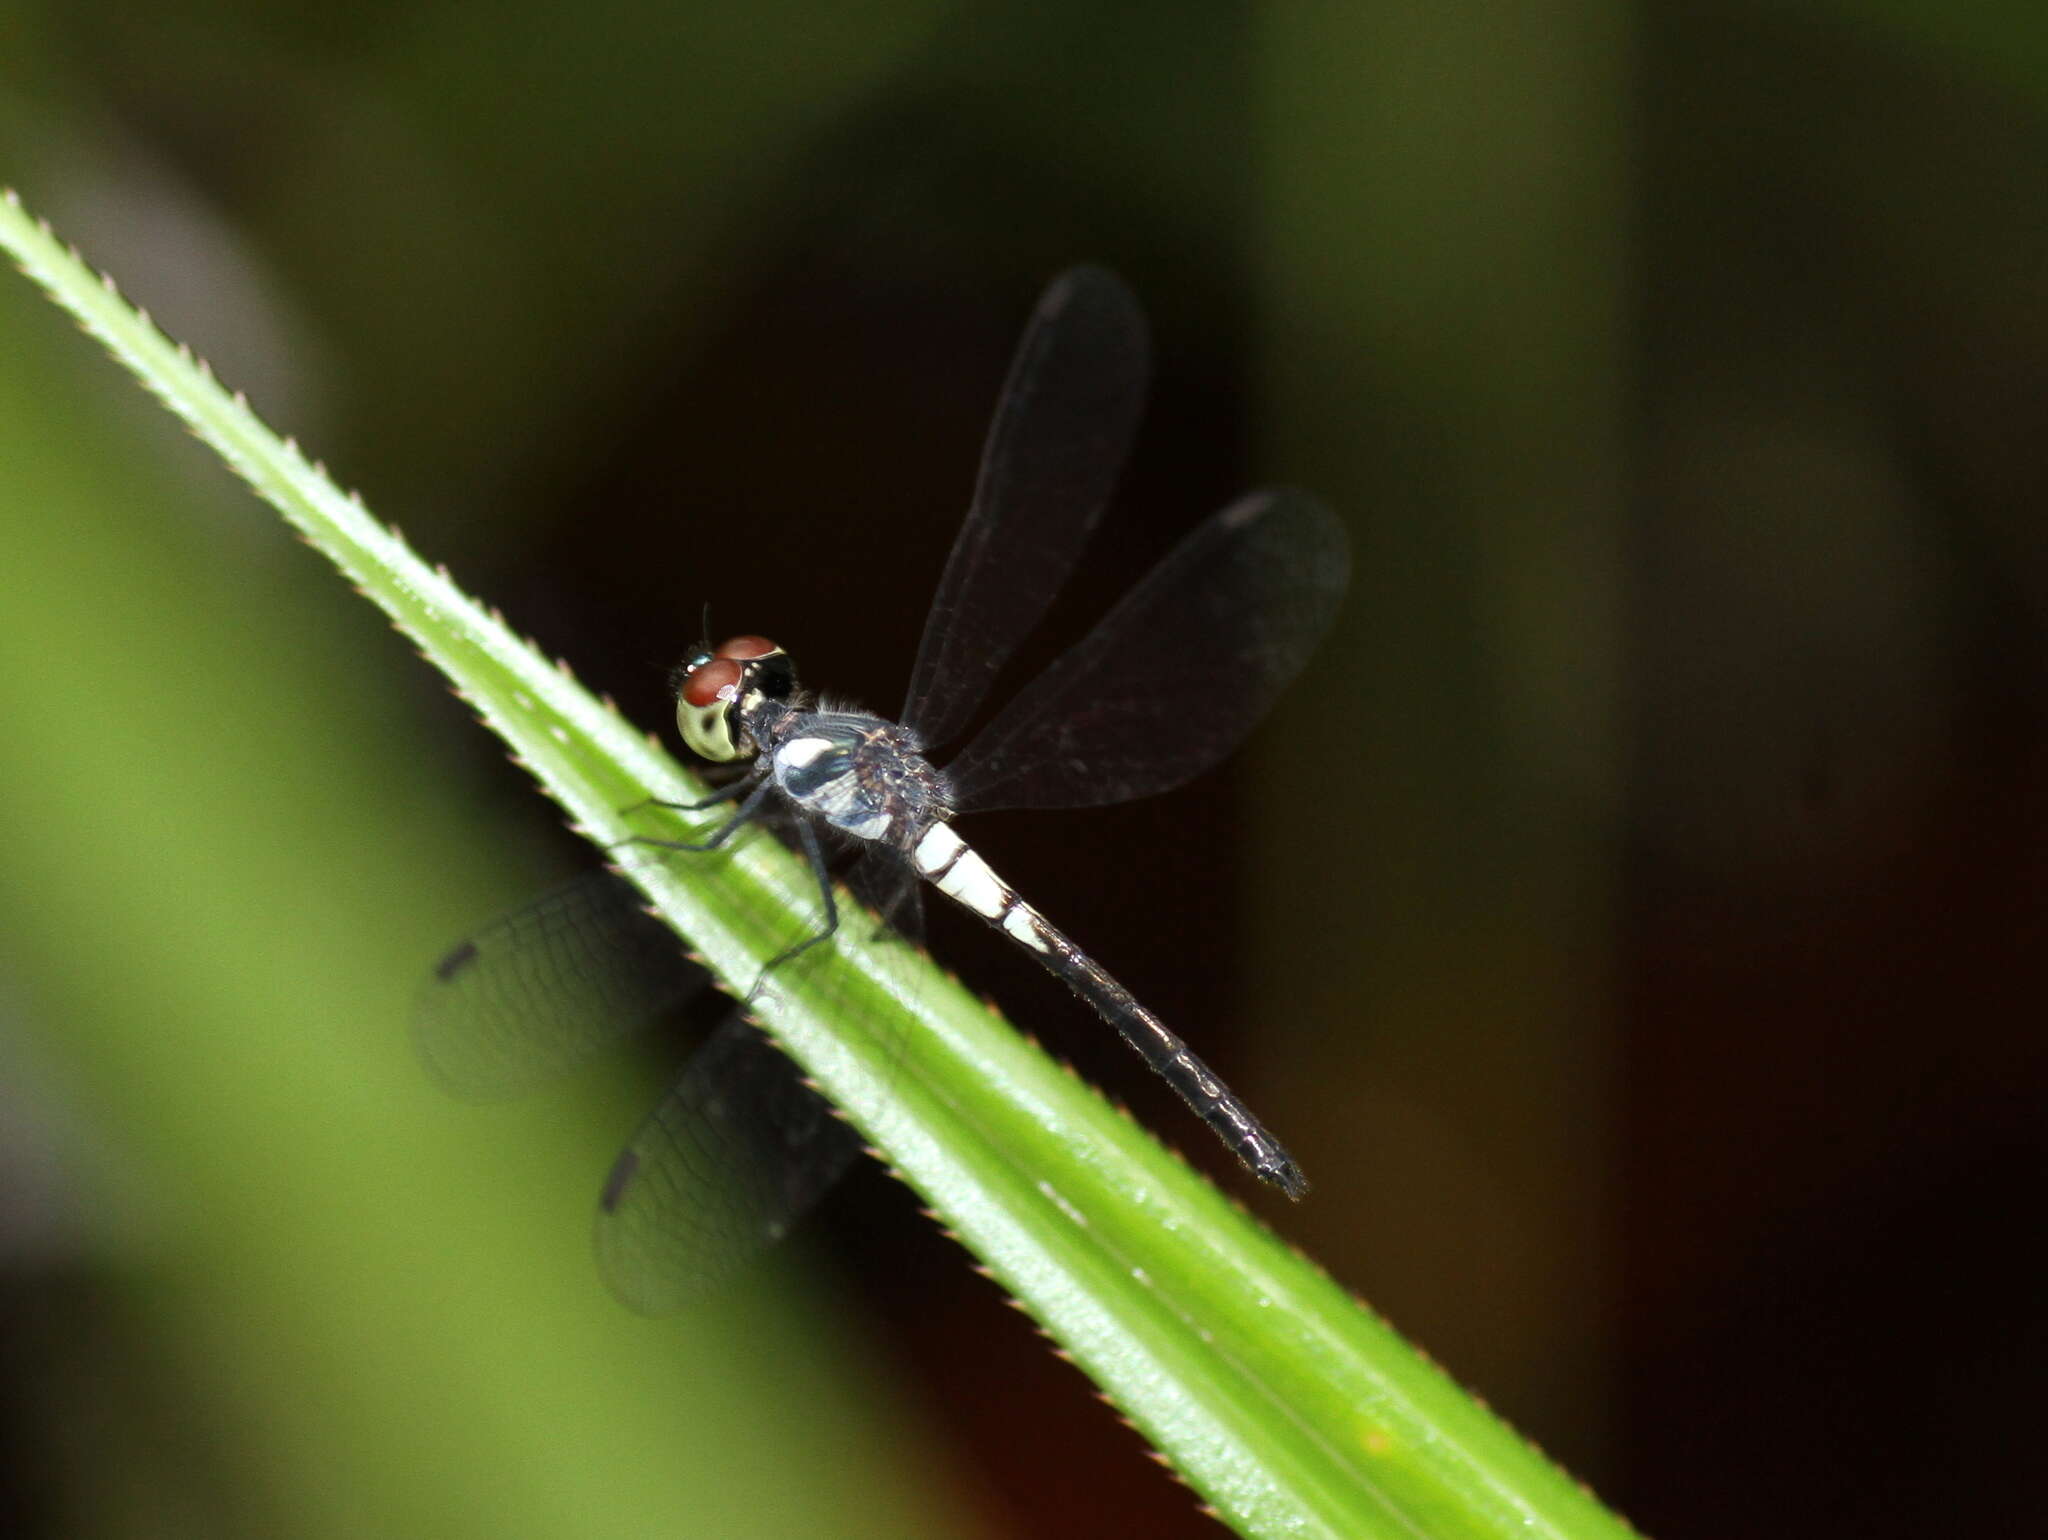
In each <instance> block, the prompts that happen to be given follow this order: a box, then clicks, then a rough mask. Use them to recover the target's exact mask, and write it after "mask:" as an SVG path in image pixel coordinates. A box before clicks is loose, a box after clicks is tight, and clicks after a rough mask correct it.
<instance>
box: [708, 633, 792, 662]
mask: <svg viewBox="0 0 2048 1540" xmlns="http://www.w3.org/2000/svg"><path fill="white" fill-rule="evenodd" d="M780 651H782V649H781V648H780V647H778V646H776V645H775V644H774V643H773V642H771V641H769V640H768V638H767V637H765V636H736V637H734V638H733V639H732V640H731V641H729V642H720V643H719V644H718V647H717V648H716V650H714V651H713V652H712V654H711V656H712V657H714V658H737V659H739V660H740V662H742V663H746V662H750V661H751V660H753V659H755V658H765V657H767V656H768V654H769V653H771V652H780Z"/></svg>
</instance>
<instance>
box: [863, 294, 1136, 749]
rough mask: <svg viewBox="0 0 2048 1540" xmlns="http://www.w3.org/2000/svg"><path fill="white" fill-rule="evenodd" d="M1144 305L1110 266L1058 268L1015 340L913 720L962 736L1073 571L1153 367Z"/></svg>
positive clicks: (933, 624) (932, 622) (915, 678)
mask: <svg viewBox="0 0 2048 1540" xmlns="http://www.w3.org/2000/svg"><path fill="white" fill-rule="evenodd" d="M1149 360H1150V346H1149V343H1148V341H1147V335H1146V329H1145V316H1144V312H1143V311H1141V310H1140V309H1139V308H1138V302H1137V300H1136V298H1134V297H1133V296H1132V294H1131V291H1130V290H1129V289H1127V288H1126V287H1124V284H1123V280H1121V279H1120V278H1118V277H1117V276H1116V275H1115V274H1113V273H1111V272H1108V271H1107V270H1106V269H1103V268H1099V267H1077V268H1073V269H1071V270H1069V271H1068V272H1066V273H1063V274H1061V275H1060V277H1058V278H1057V279H1055V280H1054V281H1053V283H1052V286H1051V287H1050V288H1048V289H1047V290H1046V291H1045V295H1044V297H1043V298H1042V299H1040V300H1039V302H1038V309H1037V311H1036V312H1035V313H1034V314H1033V315H1032V318H1031V323H1030V325H1029V327H1028V328H1027V329H1026V330H1025V333H1024V340H1023V342H1022V343H1021V344H1019V345H1018V349H1017V356H1016V358H1015V360H1014V361H1013V362H1012V363H1011V365H1010V374H1009V378H1008V380H1007V381H1005V382H1004V385H1003V394H1002V399H1001V400H1000V401H999V402H998V403H997V406H996V416H995V422H994V423H993V424H992V425H991V426H990V428H989V435H988V442H987V444H986V446H985V447H984V448H983V450H982V456H981V474H980V477H979V479H978V481H977V482H976V485H975V489H974V502H973V505H972V506H971V507H970V508H969V509H968V512H967V521H966V523H965V524H963V525H962V526H961V529H960V534H959V538H958V539H956V540H955V541H954V543H953V553H952V555H951V556H950V557H948V558H947V560H946V571H945V575H944V576H943V577H941V578H940V580H939V589H938V594H937V596H936V597H935V598H934V599H933V601H932V610H931V615H930V617H929V618H928V619H927V620H926V622H925V631H924V641H923V643H922V644H921V645H920V646H919V648H918V653H917V666H916V667H915V668H914V669H913V670H912V671H911V676H910V693H909V696H908V697H907V699H906V702H905V704H904V708H903V716H902V721H903V724H904V725H905V726H906V727H909V728H911V729H912V730H913V731H915V732H917V733H919V734H920V735H922V736H923V738H924V741H925V743H926V745H927V746H928V747H931V748H937V747H939V746H940V745H942V744H945V743H948V742H950V741H951V740H952V739H953V738H955V737H957V736H958V735H959V733H960V731H961V729H962V728H964V727H965V726H966V725H967V722H968V719H969V718H970V717H972V716H973V714H974V709H975V707H977V706H978V705H980V704H981V702H982V700H983V699H984V698H985V697H986V696H987V694H988V687H989V685H990V684H991V683H992V682H993V681H994V679H995V676H996V673H997V671H998V670H999V669H1001V668H1002V666H1003V664H1004V663H1005V662H1007V661H1008V660H1009V657H1010V654H1011V653H1012V652H1014V651H1015V650H1016V647H1017V644H1018V643H1019V642H1020V641H1022V640H1023V639H1024V636H1025V634H1026V633H1027V632H1029V631H1030V630H1031V628H1032V627H1033V626H1035V625H1036V624H1037V623H1038V622H1039V621H1040V620H1041V619H1043V618H1044V615H1045V611H1046V607H1047V606H1048V605H1049V604H1050V603H1051V602H1052V599H1053V596H1054V594H1056V593H1057V592H1058V591H1059V588H1060V585H1061V584H1062V583H1064V582H1065V581H1066V579H1067V576H1068V574H1069V573H1071V572H1072V571H1073V569H1074V562H1075V560H1076V559H1077V558H1078V557H1079V555H1080V552H1081V548H1082V546H1083V545H1084V544H1086V542H1087V539H1088V535H1089V533H1090V532H1091V531H1092V530H1093V529H1094V528H1095V524H1096V521H1097V520H1098V519H1099V518H1100V517H1101V515H1102V510H1103V506H1104V505H1105V504H1106V503H1107V502H1108V501H1109V494H1110V491H1111V489H1112V488H1113V487H1114V486H1115V484H1116V479H1117V475H1118V473H1119V472H1120V471H1121V470H1122V469H1123V463H1124V458H1125V456H1126V455H1127V454H1128V453H1129V451H1130V445H1131V438H1132V435H1133V434H1134V433H1135V432H1136V431H1137V426H1138V416H1139V413H1140V411H1141V410H1142V408H1143V406H1144V400H1145V387H1146V383H1147V378H1148V375H1149V371H1150V362H1149Z"/></svg>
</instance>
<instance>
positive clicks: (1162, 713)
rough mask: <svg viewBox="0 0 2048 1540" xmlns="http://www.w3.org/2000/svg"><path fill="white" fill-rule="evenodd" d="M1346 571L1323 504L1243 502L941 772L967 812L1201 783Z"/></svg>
mask: <svg viewBox="0 0 2048 1540" xmlns="http://www.w3.org/2000/svg"><path fill="white" fill-rule="evenodd" d="M1350 573H1351V558H1350V547H1349V544H1348V542H1347V540H1346V538H1345V535H1344V529H1343V526H1342V525H1340V524H1339V523H1338V522H1337V520H1336V518H1335V517H1334V516H1333V515H1332V514H1331V513H1330V511H1329V510H1328V509H1326V508H1324V507H1323V505H1322V504H1321V503H1319V502H1317V501H1316V500H1315V499H1314V498H1312V497H1310V496H1308V495H1307V494H1306V493H1303V492H1296V491H1291V490H1277V491H1263V492H1253V493H1251V494H1249V495H1247V496H1245V497H1242V498H1240V499H1239V500H1238V501H1237V502H1235V503H1233V504H1231V505H1230V506H1229V507H1228V508H1226V509H1224V510H1223V511H1222V512H1221V513H1219V514H1216V515H1215V516H1214V517H1212V518H1211V519H1209V521H1208V522H1207V523H1205V524H1202V525H1201V526H1199V527H1198V528H1197V529H1196V530H1195V531H1194V532H1193V533H1192V534H1190V535H1188V537H1187V538H1186V539H1184V540H1183V541H1181V543H1180V544H1179V545H1178V546H1176V547H1174V549H1173V550H1172V551H1171V552H1170V553H1169V554H1168V555H1167V557H1166V559H1165V560H1164V561H1162V562H1160V564H1159V565H1158V566H1157V567H1155V568H1153V569H1152V571H1151V573H1150V574H1148V575H1147V576H1146V578H1145V580H1144V581H1143V582H1141V583H1140V584H1139V585H1138V586H1137V587H1136V588H1134V589H1132V590H1131V592H1130V593H1129V594H1127V595H1126V596H1125V597H1124V599H1123V600H1122V601H1121V602H1120V603H1119V604H1118V605H1117V607H1116V608H1115V609H1113V610H1111V611H1110V612H1109V614H1108V615H1106V616H1104V617H1103V620H1102V622H1101V624H1099V625H1098V626H1096V628H1095V629H1094V630H1093V631H1092V632H1090V633H1089V634H1088V635H1087V636H1086V637H1084V638H1083V639H1082V640H1081V641H1080V642H1079V643H1078V644H1077V645H1076V646H1075V647H1074V648H1073V649H1072V650H1071V651H1070V652H1068V653H1067V654H1066V655H1065V656H1064V657H1062V658H1061V659H1060V660H1059V661H1058V662H1056V663H1055V664H1053V666H1052V667H1051V668H1049V669H1047V670H1046V671H1045V673H1044V674H1042V675H1041V676H1040V677H1039V678H1038V679H1037V680H1036V681H1035V682H1033V683H1032V684H1030V685H1028V686H1026V687H1025V689H1024V691H1023V692H1022V693H1021V694H1020V695H1019V696H1018V697H1017V699H1015V700H1014V701H1012V702H1011V703H1010V704H1009V705H1008V706H1007V707H1005V708H1004V710H1003V711H1002V712H1001V713H1000V714H999V715H998V716H997V717H996V719H995V720H994V721H993V722H991V723H990V724H989V725H988V727H987V728H986V729H985V730H984V731H983V732H982V733H980V734H979V735H978V736H977V737H976V738H975V740H974V741H973V742H972V743H970V744H969V745H968V746H967V747H966V748H965V749H964V750H962V751H961V753H960V756H959V758H958V759H957V760H955V761H954V762H953V763H952V764H951V765H949V766H947V773H948V774H949V775H950V776H951V778H952V781H953V788H954V792H955V794H956V796H957V798H958V806H959V808H960V810H961V811H963V812H966V811H969V810H972V809H984V810H985V809H989V808H1002V807H1090V806H1095V805H1097V804H1101V803H1108V802H1124V801H1128V800H1130V799H1131V798H1134V797H1145V796H1150V795H1152V794H1153V793H1154V792H1160V791H1165V790H1168V789H1169V788H1171V787H1174V786H1178V785H1179V784H1180V783H1181V782H1183V781H1185V780H1187V779H1189V778H1190V777H1192V776H1195V775H1198V774H1200V773H1201V772H1202V771H1204V770H1206V769H1208V768H1209V767H1210V766H1211V765H1213V764H1215V763H1216V762H1217V761H1218V760H1220V759H1222V758H1223V757H1224V756H1225V755H1227V754H1229V753H1230V752H1231V750H1233V749H1234V748H1236V747H1237V746H1238V744H1240V743H1241V742H1243V741H1244V738H1245V736H1246V734H1248V733H1249V732H1250V731H1251V730H1252V727H1253V726H1254V725H1255V724H1256V723H1257V722H1258V720H1259V718H1261V717H1262V716H1264V715H1265V714H1266V711H1267V709H1268V708H1269V707H1270V706H1271V705H1272V703H1273V700H1274V698H1275V697H1276V696H1278V695H1279V693H1280V691H1281V690H1282V689H1283V688H1285V687H1286V685H1287V683H1288V681H1290V680H1291V679H1293V678H1294V676H1295V675H1296V674H1297V673H1299V672H1300V671H1301V667H1302V665H1303V664H1305V663H1306V662H1307V661H1308V659H1309V656H1310V654H1311V653H1313V652H1314V651H1315V649H1316V646H1317V644H1318V643H1319V642H1321V640H1322V638H1323V633H1324V632H1326V631H1327V630H1328V629H1329V628H1330V622H1331V621H1332V620H1333V619H1335V618H1336V614H1337V606H1338V604H1339V602H1340V601H1341V600H1342V598H1343V595H1344V589H1345V585H1346V584H1347V583H1348V582H1349V580H1350Z"/></svg>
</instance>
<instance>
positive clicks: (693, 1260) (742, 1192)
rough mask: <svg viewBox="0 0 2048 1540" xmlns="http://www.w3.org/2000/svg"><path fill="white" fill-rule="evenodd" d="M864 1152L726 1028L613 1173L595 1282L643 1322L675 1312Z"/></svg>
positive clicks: (783, 1071) (602, 1204)
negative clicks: (643, 1317)
mask: <svg viewBox="0 0 2048 1540" xmlns="http://www.w3.org/2000/svg"><path fill="white" fill-rule="evenodd" d="M860 1148H861V1146H860V1139H859V1136H858V1135H857V1134H855V1133H854V1131H853V1129H852V1128H851V1127H850V1126H849V1125H848V1124H846V1123H844V1122H842V1121H840V1119H839V1118H838V1117H837V1116H835V1115H834V1114H833V1112H832V1109H831V1107H830V1106H829V1105H828V1104H827V1103H826V1101H825V1100H824V1098H823V1097H821V1096H819V1095H818V1093H817V1092H815V1091H813V1090H811V1089H810V1087H808V1086H806V1085H805V1084H804V1083H803V1080H802V1078H801V1076H800V1075H799V1074H798V1071H797V1068H796V1065H795V1064H793V1063H792V1062H791V1061H790V1060H789V1059H788V1058H787V1057H785V1056H784V1055H783V1053H782V1052H781V1050H780V1049H778V1048H776V1047H775V1046H774V1045H773V1044H772V1043H770V1042H769V1041H768V1040H767V1039H766V1038H765V1037H763V1036H762V1035H761V1034H760V1033H759V1032H758V1031H756V1030H755V1029H754V1028H753V1027H751V1026H749V1025H748V1024H747V1023H746V1022H744V1021H743V1020H741V1019H740V1018H739V1017H738V1016H733V1017H730V1018H728V1019H727V1021H726V1023H725V1025H723V1026H721V1027H720V1028H719V1029H718V1030H717V1031H715V1032H714V1033H712V1034H711V1036H710V1038H709V1039H708V1040H707V1041H706V1042H705V1044H704V1046H703V1047H702V1048H700V1049H699V1050H698V1051H697V1052H696V1053H695V1054H694V1055H693V1056H692V1057H691V1059H690V1062H689V1065H688V1067H687V1068H686V1069H685V1070H684V1071H683V1076H682V1079H680V1080H679V1081H677V1082H676V1085H675V1088H674V1089H673V1090H671V1091H670V1092H669V1093H668V1095H667V1096H666V1097H664V1098H663V1099H662V1102H661V1105H660V1106H658V1107H657V1108H655V1110H654V1111H653V1113H652V1114H650V1115H649V1117H648V1119H647V1121H646V1122H644V1123H642V1124H641V1125H640V1129H639V1131H638V1132H637V1133H636V1134H634V1136H633V1142H632V1143H631V1144H630V1145H628V1146H627V1147H626V1150H625V1152H624V1153H623V1154H621V1155H620V1156H619V1160H618V1164H617V1165H615V1166H614V1167H613V1168H612V1174H611V1176H610V1178H609V1179H608V1180H607V1181H606V1183H605V1188H604V1192H603V1194H602V1196H601V1198H600V1200H599V1203H598V1217H597V1260H598V1270H599V1271H600V1272H601V1273H602V1274H603V1275H604V1280H605V1282H606V1283H607V1284H608V1285H610V1287H611V1290H612V1292H613V1293H614V1294H616V1295H617V1296H618V1297H619V1298H620V1299H621V1300H623V1301H624V1302H625V1303H626V1304H627V1305H630V1306H631V1307H632V1308H633V1309H635V1310H638V1311H640V1312H641V1313H642V1314H644V1315H663V1314H666V1313H668V1312H670V1311H673V1310H679V1309H681V1308H682V1307H683V1306H685V1305H687V1304H689V1303H690V1302H691V1301H692V1300H693V1299H695V1298H697V1297H698V1296H700V1295H701V1294H703V1293H704V1292H705V1291H706V1290H707V1289H710V1288H712V1287H713V1286H715V1285H717V1284H719V1283H721V1282H723V1281H724V1280H726V1279H727V1278H729V1277H731V1276H732V1274H734V1273H735V1272H737V1271H738V1270H739V1269H740V1268H741V1267H743V1266H744V1265H745V1264H746V1263H748V1262H749V1261H751V1260H753V1258H754V1257H756V1256H757V1255H759V1254H760V1252H762V1251H763V1250H765V1249H766V1248H767V1247H769V1246H771V1245H773V1244H774V1243H775V1242H776V1241H779V1240H780V1239H781V1238H782V1237H783V1235H784V1234H785V1233H786V1232H787V1231H788V1229H789V1227H790V1226H791V1225H792V1224H793V1223H795V1221H796V1220H797V1219H798V1218H799V1217H801V1216H802V1215H803V1213H804V1212H805V1211H806V1210H807V1209H809V1208H810V1206H811V1205H812V1204H813V1203H815V1202H816V1201H817V1200H818V1199H819V1198H820V1197H821V1196H822V1195H823V1194H824V1193H825V1191H826V1190H827V1189H828V1188H830V1187H831V1186H832V1184H833V1183H834V1182H836V1181H838V1180H839V1178H840V1176H841V1175H842V1174H844V1172H845V1171H846V1168H847V1167H848V1166H849V1165H850V1164H851V1163H852V1161H853V1158H854V1157H855V1156H856V1155H857V1154H859V1153H860Z"/></svg>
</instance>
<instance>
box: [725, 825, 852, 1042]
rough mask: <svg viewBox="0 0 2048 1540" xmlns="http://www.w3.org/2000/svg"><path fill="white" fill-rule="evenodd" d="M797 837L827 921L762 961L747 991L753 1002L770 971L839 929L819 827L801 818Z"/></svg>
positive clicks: (836, 904)
mask: <svg viewBox="0 0 2048 1540" xmlns="http://www.w3.org/2000/svg"><path fill="white" fill-rule="evenodd" d="M796 837H797V840H798V842H799V843H800V844H801V845H802V846H803V847H804V859H805V860H807V861H809V862H810V864H811V875H812V876H814V877H816V878H817V879H818V896H819V897H820V898H822V899H824V901H825V923H824V925H823V926H822V927H821V928H820V929H819V930H818V931H817V932H816V933H815V934H813V935H809V936H806V937H804V939H803V940H801V941H799V942H797V944H796V945H795V946H791V947H785V948H784V949H783V950H782V951H780V952H777V953H776V954H775V955H774V956H773V957H771V958H769V959H768V961H766V962H765V963H763V964H762V965H761V971H760V973H759V974H758V975H756V977H755V979H754V987H753V988H752V989H750V990H748V991H747V999H748V1001H749V1002H751V1001H752V1000H753V998H754V996H756V995H758V994H759V993H760V992H761V986H762V985H763V984H765V983H767V982H768V975H769V974H771V973H773V972H774V971H775V970H776V969H777V968H779V967H781V966H782V965H783V964H784V963H786V962H791V961H793V960H795V959H796V958H797V957H799V956H801V955H802V954H803V953H805V952H808V951H809V950H810V949H811V948H812V947H814V946H816V945H818V944H819V943H820V942H822V941H830V940H831V939H832V938H833V937H834V936H835V935H837V934H838V933H839V902H838V900H837V899H836V898H834V897H833V896H832V873H831V871H830V870H829V869H828V868H827V867H826V865H825V847H824V845H823V844H822V843H821V842H820V841H819V839H818V831H817V830H816V829H814V828H813V827H812V826H811V823H810V820H808V819H798V820H797V825H796Z"/></svg>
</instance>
